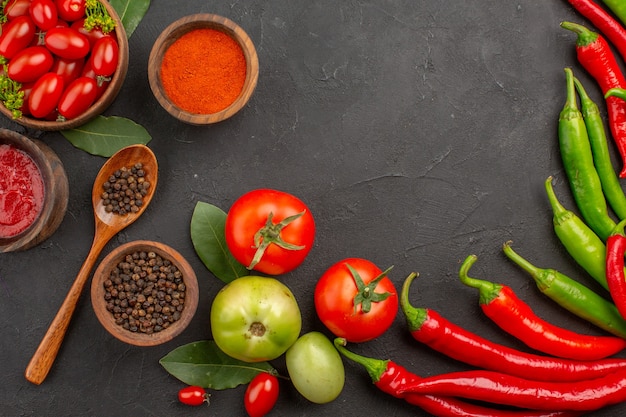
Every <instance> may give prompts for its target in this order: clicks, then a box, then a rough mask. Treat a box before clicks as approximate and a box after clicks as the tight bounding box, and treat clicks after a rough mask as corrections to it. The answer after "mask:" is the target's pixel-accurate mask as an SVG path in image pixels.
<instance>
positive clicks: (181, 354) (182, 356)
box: [159, 340, 277, 390]
mask: <svg viewBox="0 0 626 417" xmlns="http://www.w3.org/2000/svg"><path fill="white" fill-rule="evenodd" d="M159 363H160V364H161V366H163V368H165V370H166V371H167V372H168V373H169V374H170V375H172V376H174V377H175V378H177V379H179V380H180V381H182V382H184V383H185V384H187V385H198V386H201V387H204V388H211V389H215V390H223V389H228V388H235V387H236V386H238V385H242V384H247V383H249V382H250V381H252V378H254V377H255V376H256V375H257V374H258V373H259V372H269V373H272V374H274V375H276V374H277V371H276V369H274V368H273V367H272V365H270V364H269V363H268V362H256V363H248V362H243V361H240V360H238V359H234V358H231V357H230V356H228V355H226V354H225V353H224V352H222V351H221V350H220V349H219V348H218V347H217V345H216V344H215V342H214V341H212V340H201V341H198V342H192V343H188V344H186V345H182V346H179V347H177V348H176V349H174V350H172V351H171V352H169V353H168V354H167V355H165V356H164V357H162V358H161V359H160V360H159Z"/></svg>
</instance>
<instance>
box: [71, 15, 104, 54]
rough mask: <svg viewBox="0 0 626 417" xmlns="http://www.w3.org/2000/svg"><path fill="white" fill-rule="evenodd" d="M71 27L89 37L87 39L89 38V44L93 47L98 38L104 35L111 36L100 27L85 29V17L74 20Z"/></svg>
mask: <svg viewBox="0 0 626 417" xmlns="http://www.w3.org/2000/svg"><path fill="white" fill-rule="evenodd" d="M70 27H71V28H72V29H74V30H76V31H78V32H80V33H81V34H83V35H85V36H86V37H87V39H89V44H90V45H91V47H92V48H93V46H94V45H95V44H96V42H97V41H98V39H100V38H102V37H104V36H110V35H108V34H105V33H104V32H102V30H101V29H100V28H99V27H97V26H96V27H94V28H93V29H91V30H87V29H85V19H84V18H83V19H79V20H77V21H75V22H73V23H72V24H71V25H70Z"/></svg>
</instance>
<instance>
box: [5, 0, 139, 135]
mask: <svg viewBox="0 0 626 417" xmlns="http://www.w3.org/2000/svg"><path fill="white" fill-rule="evenodd" d="M100 2H101V3H102V4H103V5H104V7H105V8H106V9H107V11H108V12H109V15H111V17H112V18H113V20H115V24H116V27H115V37H116V39H117V44H118V47H119V59H118V63H117V69H116V70H115V73H114V74H113V77H112V78H111V81H110V82H109V86H108V87H107V89H106V91H105V92H104V94H103V95H102V96H101V97H100V98H99V99H98V100H97V101H96V102H95V103H94V104H92V105H91V107H90V108H89V110H87V111H86V112H85V113H83V114H81V115H80V116H78V117H76V118H74V119H69V120H65V121H56V120H41V119H36V118H33V117H27V116H22V117H20V118H19V119H15V121H16V122H17V123H19V124H21V125H22V126H26V127H28V128H31V129H36V130H46V131H52V130H67V129H73V128H75V127H78V126H81V125H83V124H85V123H87V122H88V121H90V120H92V119H93V118H95V117H96V116H98V115H99V114H101V113H102V112H104V111H105V110H106V109H107V108H108V107H109V106H110V105H111V103H113V100H115V98H116V97H117V94H118V93H119V92H120V89H121V88H122V84H124V79H125V78H126V72H127V71H128V38H127V37H126V31H125V30H124V25H123V24H122V20H121V19H120V17H119V16H118V14H117V12H116V11H115V9H114V8H113V7H112V6H111V5H110V4H109V3H108V1H106V0H100ZM0 112H2V114H4V115H5V116H6V117H8V118H10V119H12V120H13V116H12V115H11V112H10V111H9V110H8V109H7V108H6V107H4V105H2V103H0Z"/></svg>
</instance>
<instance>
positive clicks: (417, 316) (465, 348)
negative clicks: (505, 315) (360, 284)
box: [400, 273, 626, 381]
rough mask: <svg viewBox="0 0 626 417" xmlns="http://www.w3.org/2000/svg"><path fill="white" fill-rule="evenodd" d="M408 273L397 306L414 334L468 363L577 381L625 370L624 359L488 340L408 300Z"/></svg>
mask: <svg viewBox="0 0 626 417" xmlns="http://www.w3.org/2000/svg"><path fill="white" fill-rule="evenodd" d="M416 276H417V274H415V273H412V274H410V275H409V276H408V277H407V278H406V280H405V282H404V285H403V287H402V293H401V296H400V306H401V307H402V311H403V312H404V315H405V317H406V321H407V324H408V327H409V331H410V332H411V335H412V336H413V338H414V339H415V340H417V341H419V342H422V343H424V344H425V345H427V346H428V347H430V348H432V349H434V350H436V351H438V352H440V353H442V354H444V355H446V356H449V357H451V358H453V359H456V360H459V361H462V362H464V363H466V364H468V365H472V366H476V367H479V368H484V369H490V370H493V371H498V372H503V373H507V374H510V375H516V376H519V377H522V378H527V379H534V380H541V381H580V380H583V379H591V378H597V377H599V376H601V375H605V374H606V373H607V372H614V371H617V370H620V369H624V370H626V359H602V360H595V361H577V360H573V359H562V358H555V357H552V356H542V355H536V354H532V353H527V352H522V351H519V350H516V349H513V348H511V347H508V346H504V345H500V344H497V343H494V342H492V341H490V340H487V339H485V338H483V337H481V336H479V335H477V334H475V333H472V332H470V331H468V330H465V329H463V328H461V327H460V326H458V325H456V324H454V323H452V322H450V321H448V320H446V319H445V318H444V317H442V316H441V315H440V314H439V313H437V312H436V311H434V310H431V309H426V308H415V307H413V306H411V304H410V303H409V295H408V294H409V287H410V285H411V282H412V281H413V279H415V277H416Z"/></svg>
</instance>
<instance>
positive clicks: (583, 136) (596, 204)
mask: <svg viewBox="0 0 626 417" xmlns="http://www.w3.org/2000/svg"><path fill="white" fill-rule="evenodd" d="M565 76H566V80H567V99H566V101H565V105H564V106H563V110H561V114H560V115H559V147H560V150H561V159H562V160H563V167H564V168H565V173H566V174H567V179H568V180H569V184H570V188H571V191H572V195H573V196H574V200H575V201H576V205H577V206H578V209H579V210H580V213H581V214H582V217H583V219H584V220H585V222H586V223H587V224H588V225H589V227H590V228H591V229H592V230H593V231H594V232H596V234H597V235H598V236H599V237H600V238H601V239H602V240H603V241H605V240H606V238H607V237H608V236H609V234H610V233H611V230H613V228H614V227H615V222H614V221H613V219H611V218H610V217H609V214H608V209H607V205H606V199H605V198H604V193H603V191H602V183H601V182H600V177H599V176H598V173H597V172H596V168H595V166H594V165H593V155H592V153H591V145H590V144H589V137H588V135H587V127H586V126H585V122H584V120H583V116H582V114H581V113H580V110H578V104H577V98H576V88H575V86H574V75H573V74H572V70H571V69H570V68H565Z"/></svg>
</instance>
